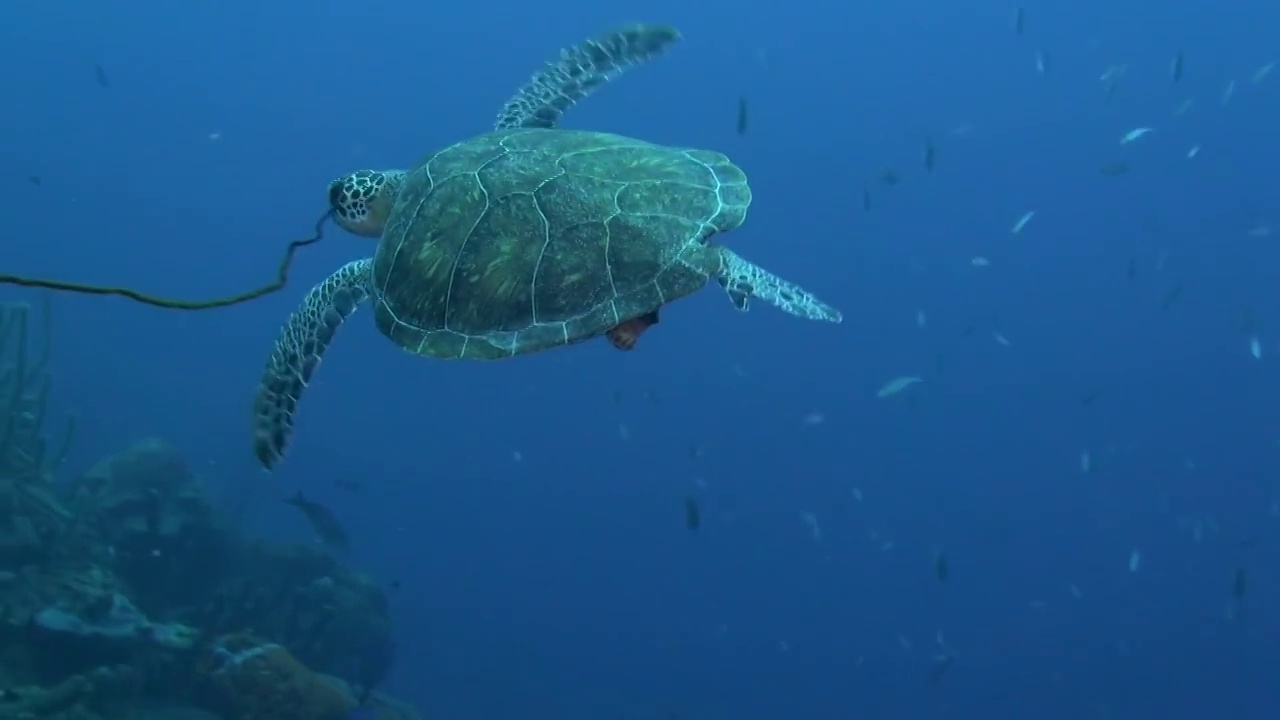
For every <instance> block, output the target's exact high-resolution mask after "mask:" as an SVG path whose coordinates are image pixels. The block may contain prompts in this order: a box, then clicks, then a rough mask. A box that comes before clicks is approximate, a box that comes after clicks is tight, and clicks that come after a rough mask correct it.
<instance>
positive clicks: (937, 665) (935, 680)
mask: <svg viewBox="0 0 1280 720" xmlns="http://www.w3.org/2000/svg"><path fill="white" fill-rule="evenodd" d="M952 661H953V658H952V657H951V656H950V655H948V654H946V653H938V654H937V655H934V656H933V672H932V673H930V674H929V684H930V685H937V684H939V683H941V682H942V679H943V678H945V677H946V676H947V671H948V670H950V669H951V663H952Z"/></svg>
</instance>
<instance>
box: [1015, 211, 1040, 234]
mask: <svg viewBox="0 0 1280 720" xmlns="http://www.w3.org/2000/svg"><path fill="white" fill-rule="evenodd" d="M1035 216H1036V211H1035V210H1028V211H1027V212H1025V213H1023V214H1022V217H1020V218H1018V222H1016V223H1014V224H1013V229H1012V230H1010V231H1009V232H1011V233H1012V234H1014V235H1017V234H1018V233H1020V232H1022V229H1023V228H1025V227H1026V226H1027V223H1029V222H1031V218H1033V217H1035Z"/></svg>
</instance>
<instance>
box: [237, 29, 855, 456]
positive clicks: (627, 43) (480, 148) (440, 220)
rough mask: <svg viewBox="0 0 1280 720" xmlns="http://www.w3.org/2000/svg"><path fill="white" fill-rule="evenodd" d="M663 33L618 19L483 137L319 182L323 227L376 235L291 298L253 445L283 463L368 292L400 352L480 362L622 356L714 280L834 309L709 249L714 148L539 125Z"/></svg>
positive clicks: (544, 75) (821, 312)
mask: <svg viewBox="0 0 1280 720" xmlns="http://www.w3.org/2000/svg"><path fill="white" fill-rule="evenodd" d="M678 37H679V35H678V34H677V33H676V32H675V31H674V30H671V29H668V28H658V27H652V26H633V27H629V28H625V29H623V30H621V31H618V32H615V33H611V34H608V35H605V36H602V37H599V38H596V39H593V40H589V41H587V42H585V43H583V44H580V45H578V46H576V47H574V48H571V49H568V50H565V51H563V52H562V54H561V58H560V60H559V61H558V62H557V63H555V64H553V65H551V66H550V67H548V68H547V69H546V70H544V71H543V72H541V73H539V74H537V75H535V76H534V78H533V80H531V81H530V82H529V84H527V85H526V86H525V87H524V88H523V89H521V91H520V92H519V93H518V94H517V96H516V97H515V98H513V99H512V100H511V101H509V102H508V103H507V105H506V107H505V108H504V109H503V111H502V113H501V114H500V115H499V119H498V123H497V129H496V130H495V131H493V132H490V133H487V134H484V135H480V136H478V137H474V138H471V139H469V140H464V141H462V142H459V143H457V144H454V145H452V146H450V147H447V148H445V149H443V150H440V151H439V152H436V153H434V154H432V155H429V156H427V157H426V158H425V159H424V160H423V161H422V162H421V163H420V164H419V165H418V166H417V167H415V168H413V169H412V170H409V171H384V172H368V171H366V172H361V173H355V174H353V175H350V176H347V177H346V178H344V179H339V180H337V181H335V182H334V184H333V185H332V186H331V187H330V202H331V204H332V205H333V207H334V209H335V216H336V218H337V221H338V222H339V223H340V224H341V225H343V227H346V228H347V229H349V230H351V231H353V232H356V233H358V234H362V235H370V236H371V235H378V236H379V238H380V239H379V241H378V246H377V249H376V250H375V252H374V256H373V257H372V258H365V259H361V260H356V261H354V262H350V263H347V264H346V265H344V266H342V267H341V268H339V269H338V270H337V272H335V273H333V274H332V275H330V276H329V277H328V278H327V279H325V280H323V281H322V282H321V283H320V284H318V285H316V286H315V287H314V288H312V289H311V291H310V292H308V293H307V296H306V298H305V299H304V300H303V302H302V305H301V307H299V308H298V309H297V310H296V311H295V312H294V313H293V315H292V316H290V317H289V319H288V321H287V322H286V323H285V325H284V327H283V328H282V330H281V332H280V335H279V337H278V339H277V340H276V343H275V347H274V348H273V350H272V352H271V355H270V358H269V359H268V361H267V365H266V369H265V370H264V372H263V377H262V382H261V384H260V386H259V388H258V395H257V399H256V401H255V404H254V413H253V446H254V451H255V454H256V455H257V457H258V460H259V461H260V462H261V463H262V465H263V466H264V467H266V468H268V469H270V468H272V467H273V466H275V465H276V464H277V463H279V462H280V460H281V459H282V458H283V455H284V451H285V446H286V445H287V443H288V440H289V436H290V434H291V431H292V426H293V417H294V412H295V410H296V409H297V404H298V400H299V398H301V397H302V393H303V390H305V389H306V387H307V384H308V383H309V382H310V380H311V377H312V375H313V374H314V372H315V369H316V367H317V366H318V365H319V362H320V358H321V356H322V355H323V354H324V352H325V350H326V349H327V348H328V346H329V344H330V342H331V341H332V340H333V336H334V334H335V333H336V332H337V330H338V328H339V327H340V326H341V324H342V322H343V321H344V320H346V318H347V317H349V316H350V315H351V314H352V313H353V312H355V310H356V308H357V307H358V306H359V305H360V304H361V303H362V302H363V301H365V300H366V299H369V300H372V301H373V305H374V313H373V316H374V323H375V324H376V325H377V328H378V330H379V331H381V332H382V334H383V335H385V336H386V337H388V338H389V339H391V340H392V341H393V342H395V343H396V344H397V345H399V346H401V347H402V348H404V349H405V350H407V351H409V352H412V353H415V354H417V355H422V356H426V357H433V358H444V359H467V360H493V359H499V358H508V357H512V356H515V355H523V354H526V353H533V352H540V351H542V350H547V349H550V348H555V347H560V346H562V345H570V344H573V343H577V342H580V341H583V340H587V339H590V338H593V337H596V336H599V335H608V336H609V337H610V339H611V341H612V342H613V343H614V345H615V346H618V347H622V348H624V349H628V348H629V347H631V346H632V345H634V342H635V337H636V335H638V334H639V332H641V331H643V329H644V328H645V327H648V326H649V325H652V324H653V323H655V322H657V319H658V315H657V313H658V309H659V308H660V307H661V306H662V305H665V304H666V303H669V302H671V301H673V300H676V299H678V298H681V297H684V296H686V295H690V294H692V293H693V292H695V291H697V290H698V289H699V288H701V287H703V286H704V285H705V284H706V283H707V282H708V281H709V280H712V279H714V280H716V281H717V282H718V283H719V284H720V285H721V286H722V287H723V288H724V289H725V291H726V292H727V293H728V295H729V298H730V299H731V300H732V302H733V304H734V305H735V306H736V307H737V308H738V309H739V310H746V309H747V304H748V300H749V298H752V297H755V298H759V299H761V300H764V301H765V302H768V303H771V304H773V305H775V306H777V307H779V308H781V309H782V310H784V311H786V312H788V313H791V314H793V315H797V316H800V317H805V318H810V319H815V320H827V321H831V322H839V321H840V319H841V316H840V312H839V311H837V310H836V309H835V308H833V307H831V306H829V305H827V304H825V303H823V302H822V301H820V300H818V299H817V298H816V297H814V296H813V295H811V294H810V293H808V292H807V291H805V290H803V289H802V288H800V287H798V286H797V285H794V284H792V283H790V282H787V281H786V280H783V279H782V278H779V277H777V276H776V275H774V274H772V273H770V272H768V271H767V270H765V269H763V268H761V267H759V266H757V265H755V264H753V263H751V262H749V261H747V260H745V259H743V258H742V257H740V256H738V255H737V254H735V253H734V252H732V251H730V250H728V249H726V248H724V247H721V246H717V245H712V244H711V243H710V240H711V238H712V236H714V235H716V234H717V233H722V232H726V231H729V230H732V229H734V228H736V227H738V226H739V225H741V224H742V222H743V221H744V220H745V219H746V215H747V206H748V205H749V204H750V203H751V190H750V188H749V186H748V184H747V177H746V175H745V174H744V173H743V172H742V170H741V169H739V168H738V167H737V166H736V165H734V164H733V163H732V162H731V161H730V160H729V159H728V158H727V157H725V156H724V155H722V154H720V153H718V152H714V151H710V150H696V149H687V148H676V147H665V146H662V145H656V144H653V143H648V142H644V141H642V140H635V139H632V138H627V137H622V136H619V135H612V134H608V133H600V132H586V131H579V130H562V129H556V128H555V127H554V126H555V124H556V122H557V121H558V120H559V118H560V116H561V115H562V114H563V113H564V111H565V110H567V109H568V108H569V107H570V106H572V105H573V103H574V102H575V101H576V100H578V99H581V98H582V97H584V96H585V95H586V94H587V93H589V92H590V91H591V90H592V89H594V88H596V87H598V86H600V85H601V84H603V83H604V82H605V81H607V79H608V78H609V77H611V76H612V75H615V74H617V73H618V72H620V71H621V70H623V69H625V68H626V67H629V66H631V65H634V64H636V63H638V62H640V61H642V60H645V59H647V58H649V57H652V56H653V55H655V54H656V53H657V52H659V51H660V50H661V49H662V48H664V47H665V46H666V45H669V44H670V43H671V42H673V41H674V40H675V39H676V38H678Z"/></svg>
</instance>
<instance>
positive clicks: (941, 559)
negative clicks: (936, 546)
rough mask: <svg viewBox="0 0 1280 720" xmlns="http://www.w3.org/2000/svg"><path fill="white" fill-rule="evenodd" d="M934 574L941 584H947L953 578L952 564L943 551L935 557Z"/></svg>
mask: <svg viewBox="0 0 1280 720" xmlns="http://www.w3.org/2000/svg"><path fill="white" fill-rule="evenodd" d="M933 574H934V575H936V576H937V577H938V581H939V582H946V581H947V578H949V577H951V564H950V563H948V562H947V556H946V554H944V553H943V552H942V551H941V550H939V551H938V552H937V554H935V555H934V556H933Z"/></svg>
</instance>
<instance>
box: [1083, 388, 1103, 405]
mask: <svg viewBox="0 0 1280 720" xmlns="http://www.w3.org/2000/svg"><path fill="white" fill-rule="evenodd" d="M1100 395H1102V390H1090V391H1089V392H1087V393H1085V394H1084V395H1081V396H1080V404H1081V405H1084V406H1085V407H1088V406H1090V405H1092V404H1093V403H1094V401H1095V400H1097V399H1098V397H1099V396H1100Z"/></svg>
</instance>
